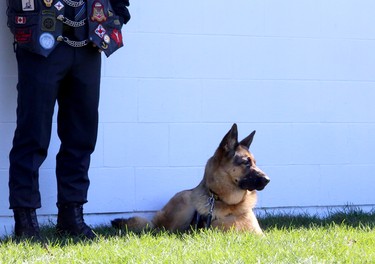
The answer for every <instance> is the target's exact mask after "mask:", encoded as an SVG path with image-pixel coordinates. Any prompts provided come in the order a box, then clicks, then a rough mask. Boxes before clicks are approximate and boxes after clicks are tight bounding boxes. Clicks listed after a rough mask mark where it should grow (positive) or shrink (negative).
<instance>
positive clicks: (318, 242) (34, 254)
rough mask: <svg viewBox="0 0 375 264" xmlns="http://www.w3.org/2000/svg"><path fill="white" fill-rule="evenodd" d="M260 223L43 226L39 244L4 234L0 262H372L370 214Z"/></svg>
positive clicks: (373, 217)
mask: <svg viewBox="0 0 375 264" xmlns="http://www.w3.org/2000/svg"><path fill="white" fill-rule="evenodd" d="M260 223H261V225H262V227H263V228H264V229H265V236H264V237H257V236H254V235H251V234H248V233H237V232H227V233H222V232H218V231H215V230H202V231H197V232H195V231H193V232H191V233H187V234H169V233H166V232H160V233H156V234H155V233H154V234H153V233H144V234H141V235H136V234H133V233H120V232H118V231H117V230H114V229H112V228H109V227H101V228H96V229H95V231H96V232H97V233H98V234H99V238H98V239H96V240H94V241H91V242H90V241H79V240H78V241H75V240H72V239H69V238H59V237H56V236H55V235H54V233H53V228H51V227H44V228H43V230H42V231H43V237H46V239H47V241H48V242H46V243H45V244H39V243H32V242H28V241H22V242H16V241H14V240H12V239H11V238H6V239H4V240H3V241H2V242H1V244H0V263H152V264H154V263H375V231H374V227H375V213H364V212H362V211H360V210H344V211H341V212H335V213H331V214H330V215H329V216H328V217H326V218H324V219H320V218H318V217H315V216H308V215H297V216H291V215H286V214H279V215H272V214H268V215H265V216H263V217H262V218H261V219H260Z"/></svg>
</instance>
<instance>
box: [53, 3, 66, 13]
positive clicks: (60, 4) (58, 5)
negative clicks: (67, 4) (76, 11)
mask: <svg viewBox="0 0 375 264" xmlns="http://www.w3.org/2000/svg"><path fill="white" fill-rule="evenodd" d="M54 6H55V8H56V9H57V10H58V11H60V10H61V9H63V8H64V4H63V3H61V2H60V1H58V2H57V3H56V4H55V5H54Z"/></svg>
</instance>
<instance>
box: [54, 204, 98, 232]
mask: <svg viewBox="0 0 375 264" xmlns="http://www.w3.org/2000/svg"><path fill="white" fill-rule="evenodd" d="M57 207H58V208H59V212H58V215H57V225H56V230H57V233H58V234H60V235H64V234H66V235H69V236H79V237H82V238H87V239H94V238H95V237H96V235H95V234H94V232H93V231H92V230H91V228H90V227H89V226H88V225H86V223H85V221H84V220H83V207H82V205H81V204H76V203H71V204H64V205H57Z"/></svg>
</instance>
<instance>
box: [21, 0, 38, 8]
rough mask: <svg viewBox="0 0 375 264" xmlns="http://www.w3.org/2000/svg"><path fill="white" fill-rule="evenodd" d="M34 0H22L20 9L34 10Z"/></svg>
mask: <svg viewBox="0 0 375 264" xmlns="http://www.w3.org/2000/svg"><path fill="white" fill-rule="evenodd" d="M34 10H35V4H34V0H22V11H34Z"/></svg>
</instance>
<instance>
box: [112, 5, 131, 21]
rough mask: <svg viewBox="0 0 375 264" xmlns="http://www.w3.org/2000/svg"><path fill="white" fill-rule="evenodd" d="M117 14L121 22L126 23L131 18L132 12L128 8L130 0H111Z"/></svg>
mask: <svg viewBox="0 0 375 264" xmlns="http://www.w3.org/2000/svg"><path fill="white" fill-rule="evenodd" d="M110 1H111V5H112V7H113V11H115V13H116V15H118V16H119V19H120V22H121V24H126V23H128V21H129V20H130V17H131V16H130V13H129V10H128V8H127V7H128V6H129V0H110Z"/></svg>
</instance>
